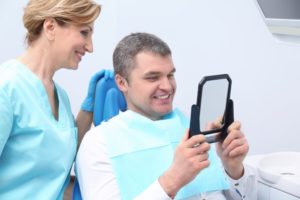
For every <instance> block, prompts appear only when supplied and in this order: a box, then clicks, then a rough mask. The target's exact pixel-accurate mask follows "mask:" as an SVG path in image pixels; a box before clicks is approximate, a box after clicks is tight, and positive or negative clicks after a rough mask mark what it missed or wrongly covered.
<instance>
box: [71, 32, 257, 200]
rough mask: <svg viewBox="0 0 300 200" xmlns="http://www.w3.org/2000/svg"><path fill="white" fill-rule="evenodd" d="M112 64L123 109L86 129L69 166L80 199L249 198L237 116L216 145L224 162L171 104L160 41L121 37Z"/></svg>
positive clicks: (166, 51)
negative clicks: (72, 165) (74, 172)
mask: <svg viewBox="0 0 300 200" xmlns="http://www.w3.org/2000/svg"><path fill="white" fill-rule="evenodd" d="M113 64H114V70H115V81H116V83H117V85H118V87H119V89H120V90H121V91H122V92H123V94H124V96H125V99H126V102H127V105H128V110H127V111H125V112H122V113H120V114H119V115H117V116H116V117H114V118H112V119H110V120H109V121H108V122H104V123H102V124H101V125H100V126H98V127H96V128H94V129H93V130H91V131H90V132H88V133H87V134H86V136H85V138H84V140H83V142H82V144H81V147H80V149H79V152H78V155H77V161H76V168H77V175H78V180H79V185H80V189H81V193H82V195H83V198H84V199H154V200H155V199H173V198H175V199H218V200H219V199H234V200H235V199H251V200H252V199H256V182H255V176H254V173H252V172H251V171H250V170H249V169H248V168H246V167H244V165H243V160H244V158H245V156H246V154H247V152H248V149H249V146H248V143H247V140H246V138H245V137H244V135H243V133H242V132H241V130H240V129H241V125H240V123H239V122H234V123H233V124H231V125H230V127H229V128H228V136H227V138H226V139H225V140H224V141H223V142H222V143H218V144H217V145H216V150H217V154H218V155H219V157H220V158H221V161H222V164H223V166H224V168H223V167H222V166H221V165H219V164H220V163H221V162H220V160H218V158H217V156H216V151H215V150H214V146H213V145H210V144H208V143H207V142H206V140H205V137H204V136H203V135H201V134H199V135H196V136H193V137H191V138H189V137H188V130H187V127H188V120H187V119H186V118H185V117H184V116H183V114H182V113H181V112H180V111H178V110H177V109H173V105H172V103H173V97H174V95H175V91H176V81H175V78H174V73H175V67H174V64H173V62H172V57H171V50H170V48H169V47H168V45H167V44H166V43H165V42H163V41H162V40H161V39H159V38H158V37H156V36H154V35H151V34H147V33H135V34H131V35H128V36H126V37H125V38H123V39H122V40H121V41H120V42H119V44H118V45H117V47H116V49H115V51H114V55H113ZM184 132H185V133H184ZM224 169H225V170H224Z"/></svg>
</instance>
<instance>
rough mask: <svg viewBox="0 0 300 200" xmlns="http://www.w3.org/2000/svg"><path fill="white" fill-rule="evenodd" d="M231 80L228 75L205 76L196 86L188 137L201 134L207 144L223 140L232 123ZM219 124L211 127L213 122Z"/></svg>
mask: <svg viewBox="0 0 300 200" xmlns="http://www.w3.org/2000/svg"><path fill="white" fill-rule="evenodd" d="M230 91H231V79H230V77H229V75H228V74H220V75H213V76H205V77H203V79H202V80H201V81H200V83H199V85H198V94H197V103H196V104H194V105H192V108H191V121H190V135H189V136H190V137H192V136H194V135H197V134H203V135H205V137H206V140H207V142H209V143H214V142H218V141H221V140H224V139H225V137H226V136H227V128H228V126H229V125H230V124H231V123H232V122H233V120H234V115H233V101H232V100H231V99H230ZM217 121H218V122H219V124H221V125H220V126H218V127H214V126H212V123H213V122H217Z"/></svg>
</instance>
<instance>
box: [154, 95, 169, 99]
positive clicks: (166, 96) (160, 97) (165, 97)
mask: <svg viewBox="0 0 300 200" xmlns="http://www.w3.org/2000/svg"><path fill="white" fill-rule="evenodd" d="M169 96H170V95H164V96H157V97H156V98H158V99H167V98H169Z"/></svg>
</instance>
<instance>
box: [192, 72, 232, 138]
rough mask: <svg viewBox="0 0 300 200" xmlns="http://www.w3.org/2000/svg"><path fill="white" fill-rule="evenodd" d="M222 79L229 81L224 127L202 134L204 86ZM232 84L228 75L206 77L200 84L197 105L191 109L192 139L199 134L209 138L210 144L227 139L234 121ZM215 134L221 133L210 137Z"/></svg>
mask: <svg viewBox="0 0 300 200" xmlns="http://www.w3.org/2000/svg"><path fill="white" fill-rule="evenodd" d="M220 79H227V81H228V89H227V97H226V107H225V111H224V118H223V120H224V125H223V126H222V127H220V128H219V129H214V130H210V131H204V132H200V124H199V122H200V110H201V100H202V91H203V86H204V84H205V83H206V82H207V81H212V80H220ZM231 84H232V81H231V78H230V77H229V75H228V74H219V75H212V76H204V77H203V78H202V80H201V81H200V82H199V84H198V94H197V103H196V104H194V105H192V108H191V119H190V130H189V137H192V136H194V135H198V134H203V135H205V136H208V137H207V141H208V142H209V143H214V142H218V141H221V140H224V139H225V137H226V136H227V128H228V126H229V125H230V124H231V123H232V122H233V121H234V114H233V101H232V100H231V99H230V92H231ZM213 133H220V134H219V135H218V136H214V137H209V136H210V135H213Z"/></svg>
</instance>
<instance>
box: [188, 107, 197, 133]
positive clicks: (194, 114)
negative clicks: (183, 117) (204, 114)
mask: <svg viewBox="0 0 300 200" xmlns="http://www.w3.org/2000/svg"><path fill="white" fill-rule="evenodd" d="M199 116H200V107H199V106H197V105H195V104H194V105H192V108H191V119H190V120H191V121H190V132H189V137H192V136H194V135H197V134H199V133H200V127H199Z"/></svg>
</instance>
